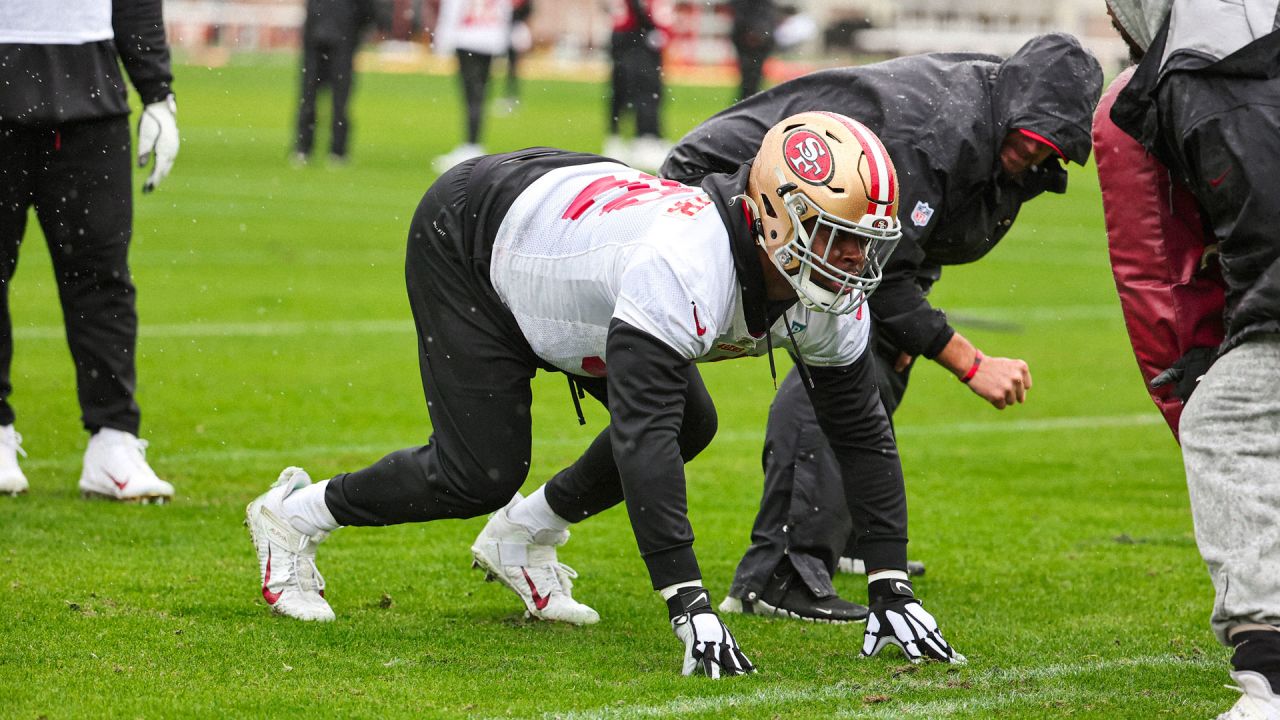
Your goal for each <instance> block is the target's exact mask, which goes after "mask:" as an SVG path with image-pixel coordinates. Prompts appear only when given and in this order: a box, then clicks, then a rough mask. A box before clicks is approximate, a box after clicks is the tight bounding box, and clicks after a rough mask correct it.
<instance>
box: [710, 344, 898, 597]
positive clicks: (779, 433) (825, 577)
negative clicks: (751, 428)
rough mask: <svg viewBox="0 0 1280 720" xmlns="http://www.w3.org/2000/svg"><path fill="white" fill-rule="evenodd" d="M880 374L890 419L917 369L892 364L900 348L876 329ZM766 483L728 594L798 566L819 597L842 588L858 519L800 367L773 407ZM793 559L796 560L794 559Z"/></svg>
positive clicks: (755, 589)
mask: <svg viewBox="0 0 1280 720" xmlns="http://www.w3.org/2000/svg"><path fill="white" fill-rule="evenodd" d="M872 351H873V352H874V354H875V379H876V385H877V387H878V388H879V390H880V399H881V402H883V403H884V408H885V412H886V413H887V414H888V415H889V417H890V419H891V420H892V418H893V412H894V410H896V409H897V407H898V404H899V403H900V402H901V401H902V396H903V394H904V393H905V392H906V390H907V380H908V377H909V374H910V372H911V368H910V367H908V368H907V369H906V370H904V371H903V372H901V373H897V372H894V371H893V363H894V362H896V361H897V357H898V353H899V351H898V349H897V348H895V347H893V346H892V345H890V344H888V343H887V342H885V341H884V340H883V339H880V338H879V337H876V338H875V339H874V340H873V344H872ZM762 462H763V464H764V491H763V494H762V496H761V498H760V511H759V513H757V515H756V520H755V524H754V525H753V526H752V528H751V546H750V547H749V548H747V552H746V554H745V555H743V557H742V561H741V562H739V563H738V570H737V572H736V573H735V574H734V578H733V586H732V587H731V588H730V590H729V594H730V595H732V596H734V597H736V598H740V599H741V598H749V597H751V594H752V593H757V594H763V593H764V591H765V588H766V586H767V585H768V583H769V580H770V577H771V576H772V575H773V574H774V573H775V572H778V573H780V574H781V573H787V572H790V571H791V569H792V568H794V570H795V572H797V573H798V574H799V575H800V577H801V578H802V579H803V580H804V583H805V585H806V587H808V588H809V590H810V591H811V592H812V593H813V594H814V595H815V596H817V597H827V596H829V595H834V594H835V588H834V587H832V584H831V576H832V573H834V572H835V566H836V562H837V561H838V560H839V558H840V557H841V556H842V555H843V556H846V557H858V552H857V548H856V542H855V539H856V535H857V533H855V532H854V527H853V520H852V518H851V516H850V515H849V509H848V503H847V500H846V498H845V487H844V482H843V480H842V474H841V472H840V465H839V463H838V462H836V457H835V453H833V452H832V451H831V446H830V445H828V444H827V440H826V437H825V436H824V435H823V433H822V429H821V428H820V427H819V426H818V416H817V415H816V414H815V412H814V409H813V404H812V403H811V402H809V394H808V393H807V392H806V391H805V389H804V384H803V382H802V381H801V379H800V375H799V373H798V372H797V371H796V370H794V369H793V370H792V371H791V372H790V373H788V374H787V376H786V378H784V379H783V381H782V384H781V386H779V387H778V393H777V395H776V396H775V397H774V400H773V405H772V406H770V408H769V421H768V427H767V429H766V430H765V440H764V457H763V459H762ZM784 563H786V564H789V566H790V567H787V565H785V564H784Z"/></svg>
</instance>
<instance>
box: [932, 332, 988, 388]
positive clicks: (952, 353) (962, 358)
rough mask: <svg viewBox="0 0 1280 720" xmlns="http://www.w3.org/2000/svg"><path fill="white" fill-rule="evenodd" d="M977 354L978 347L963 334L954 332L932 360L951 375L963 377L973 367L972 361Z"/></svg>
mask: <svg viewBox="0 0 1280 720" xmlns="http://www.w3.org/2000/svg"><path fill="white" fill-rule="evenodd" d="M977 356H978V348H977V347H975V346H974V344H973V343H971V342H969V340H968V338H966V337H965V336H963V335H961V334H960V333H955V334H954V335H952V336H951V339H950V340H948V341H947V344H946V346H944V347H943V348H942V352H940V353H938V355H937V357H935V358H934V359H933V360H934V362H936V363H938V364H939V365H941V366H942V367H944V368H946V369H947V370H948V371H949V372H950V373H951V374H952V375H955V376H956V377H958V378H963V377H964V376H965V375H966V374H967V373H968V372H969V370H970V369H971V368H972V367H973V361H974V359H975V358H976V357H977Z"/></svg>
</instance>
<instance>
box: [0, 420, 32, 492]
mask: <svg viewBox="0 0 1280 720" xmlns="http://www.w3.org/2000/svg"><path fill="white" fill-rule="evenodd" d="M19 455H21V456H22V457H26V456H27V451H26V450H23V449H22V436H21V435H19V434H18V432H17V431H16V430H14V429H13V426H12V425H3V426H0V495H14V496H17V495H21V494H22V493H24V492H26V491H27V487H28V486H27V476H26V475H23V474H22V468H20V467H18V456H19Z"/></svg>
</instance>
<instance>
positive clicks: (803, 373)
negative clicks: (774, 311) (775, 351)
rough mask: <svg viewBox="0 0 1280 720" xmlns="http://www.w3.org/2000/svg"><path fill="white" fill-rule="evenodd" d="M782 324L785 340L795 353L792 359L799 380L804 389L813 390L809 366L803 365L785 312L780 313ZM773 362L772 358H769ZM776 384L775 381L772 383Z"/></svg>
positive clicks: (798, 347)
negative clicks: (785, 329)
mask: <svg viewBox="0 0 1280 720" xmlns="http://www.w3.org/2000/svg"><path fill="white" fill-rule="evenodd" d="M782 322H783V324H785V325H786V326H787V339H788V340H790V341H791V349H792V350H794V351H795V352H794V353H792V357H794V358H795V360H796V370H799V371H800V379H801V380H803V381H804V384H805V387H808V388H811V389H812V388H813V376H811V375H809V366H807V365H805V364H804V357H803V356H802V355H801V354H800V344H799V343H797V342H796V336H795V335H794V334H792V332H791V319H790V318H788V317H787V311H786V310H783V311H782ZM769 360H770V361H772V360H773V358H772V357H770V358H769ZM774 384H775V385H776V384H777V381H776V380H775V381H774Z"/></svg>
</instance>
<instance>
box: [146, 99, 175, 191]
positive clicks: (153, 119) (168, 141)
mask: <svg viewBox="0 0 1280 720" xmlns="http://www.w3.org/2000/svg"><path fill="white" fill-rule="evenodd" d="M178 144H179V142H178V103H177V101H175V100H174V99H173V95H170V96H169V97H167V98H165V99H164V100H160V101H159V102H153V103H150V104H148V105H147V106H146V107H144V108H142V116H141V117H139V118H138V167H146V166H147V163H149V162H151V160H152V157H153V156H154V158H155V166H154V167H152V168H151V174H150V175H148V176H147V179H146V181H145V182H144V183H142V192H144V193H149V192H151V191H152V190H155V189H156V186H157V185H159V184H160V181H161V180H164V179H165V178H166V177H168V176H169V171H170V170H172V169H173V161H174V159H175V158H177V157H178Z"/></svg>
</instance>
